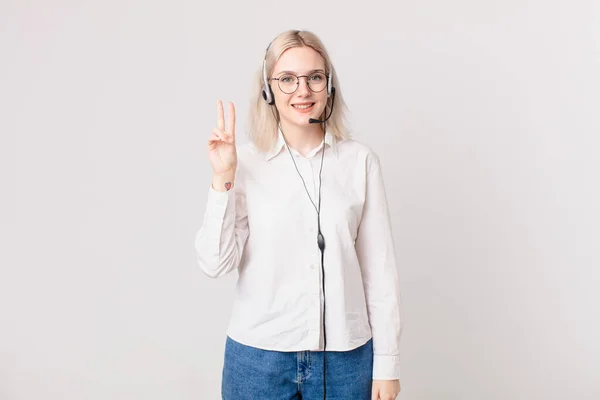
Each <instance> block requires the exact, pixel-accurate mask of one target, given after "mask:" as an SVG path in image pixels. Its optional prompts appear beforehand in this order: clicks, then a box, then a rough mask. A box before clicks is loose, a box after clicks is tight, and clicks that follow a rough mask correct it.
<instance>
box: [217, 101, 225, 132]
mask: <svg viewBox="0 0 600 400" xmlns="http://www.w3.org/2000/svg"><path fill="white" fill-rule="evenodd" d="M217 129H218V130H220V131H221V132H223V131H224V130H225V112H224V111H223V102H222V101H221V100H219V101H218V102H217Z"/></svg>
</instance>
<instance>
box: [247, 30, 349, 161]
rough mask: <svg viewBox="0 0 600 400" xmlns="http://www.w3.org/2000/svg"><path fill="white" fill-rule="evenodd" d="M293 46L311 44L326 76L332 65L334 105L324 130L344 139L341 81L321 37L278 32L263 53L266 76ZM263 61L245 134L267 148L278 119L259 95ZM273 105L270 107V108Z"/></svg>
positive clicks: (322, 116) (345, 126) (272, 140)
mask: <svg viewBox="0 0 600 400" xmlns="http://www.w3.org/2000/svg"><path fill="white" fill-rule="evenodd" d="M294 47H310V48H312V49H313V50H315V51H316V52H317V53H319V54H320V55H321V57H323V59H324V61H325V73H326V74H327V75H329V69H330V68H331V72H332V79H333V82H332V83H333V86H334V87H335V108H334V109H333V113H332V114H331V117H330V119H329V120H327V132H329V133H330V134H333V135H334V136H335V137H336V138H337V139H338V140H339V139H347V138H349V137H350V132H349V131H348V128H347V125H346V118H345V112H346V111H347V110H348V107H347V106H346V103H345V102H344V98H343V96H342V90H341V88H340V83H339V81H338V78H337V74H336V72H335V68H334V67H333V64H332V62H331V59H330V58H329V54H328V53H327V50H326V49H325V46H323V43H322V42H321V40H320V39H319V38H318V37H317V35H315V34H314V33H312V32H309V31H297V30H289V31H285V32H283V33H281V34H279V35H278V36H277V37H276V38H275V39H274V40H273V41H272V42H271V45H270V46H269V49H268V50H267V53H266V60H267V64H266V69H267V77H270V76H271V74H272V73H273V68H274V66H275V63H276V62H277V61H278V60H279V58H280V57H281V55H282V54H283V52H285V51H286V50H288V49H291V48H294ZM262 60H263V59H261V66H260V68H259V70H258V71H257V72H256V78H255V84H254V87H253V89H252V95H251V103H250V114H249V118H248V119H249V121H248V129H247V130H248V136H249V138H250V140H251V141H252V143H254V145H255V146H256V148H257V149H259V150H260V151H269V150H271V149H272V147H273V146H274V144H275V142H276V141H277V135H278V125H277V119H278V118H279V113H278V111H277V109H276V108H275V105H272V106H271V105H269V104H268V103H267V102H266V101H265V99H264V98H263V96H262V89H263V75H262ZM332 97H333V96H330V97H329V98H328V99H327V107H325V110H324V111H323V114H321V116H320V117H319V119H324V118H325V113H326V112H327V110H328V109H330V107H331V101H332ZM271 107H272V108H271Z"/></svg>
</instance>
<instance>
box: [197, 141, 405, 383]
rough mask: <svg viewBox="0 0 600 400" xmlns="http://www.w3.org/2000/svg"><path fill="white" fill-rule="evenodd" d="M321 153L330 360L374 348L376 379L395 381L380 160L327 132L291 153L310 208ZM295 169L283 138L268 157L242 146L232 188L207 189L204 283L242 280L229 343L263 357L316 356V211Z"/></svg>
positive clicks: (393, 273) (391, 265) (393, 294)
mask: <svg viewBox="0 0 600 400" xmlns="http://www.w3.org/2000/svg"><path fill="white" fill-rule="evenodd" d="M321 149H323V151H325V154H324V160H323V171H322V187H321V196H322V199H321V232H322V234H323V236H324V238H325V255H324V269H325V307H326V312H325V322H326V323H325V327H326V329H327V350H328V351H348V350H352V349H355V348H357V347H358V346H360V345H362V344H364V343H366V342H367V341H368V340H369V339H370V338H373V352H374V359H373V379H398V378H399V341H400V335H401V328H402V323H401V315H400V307H401V300H400V291H399V283H398V273H397V266H396V257H395V253H394V244H393V239H392V232H391V226H390V220H389V215H388V205H387V200H386V194H385V189H384V181H383V176H382V171H381V166H380V163H379V158H378V157H377V155H376V154H375V153H374V152H373V151H372V150H371V149H370V148H368V147H367V146H365V145H364V144H361V143H359V142H358V141H356V140H353V139H347V140H342V141H337V143H336V139H335V138H334V137H333V136H332V135H331V134H329V133H328V134H326V135H325V140H324V141H323V142H322V143H321V145H320V146H319V147H317V148H316V149H314V150H313V151H312V152H311V153H310V154H308V155H307V156H306V157H303V156H302V155H300V154H299V153H298V152H297V151H295V150H293V149H291V148H290V151H291V153H292V157H294V160H295V162H296V165H297V167H298V171H299V172H300V174H301V175H302V177H303V178H304V181H305V182H306V187H307V189H308V192H309V193H310V196H311V198H312V201H313V202H314V203H315V204H316V205H317V206H318V190H319V169H320V165H321V156H322V154H321ZM298 171H296V167H295V166H294V163H293V162H292V159H291V157H290V152H289V151H288V149H287V147H286V145H285V141H284V138H283V136H282V134H281V131H280V132H279V137H278V142H277V145H276V147H275V148H274V151H272V152H270V153H264V152H259V151H257V150H256V148H255V147H254V146H253V145H252V144H251V143H249V144H246V145H243V146H241V147H240V148H238V169H237V172H236V177H235V184H234V186H233V188H232V189H231V190H229V191H225V192H217V191H215V190H214V189H213V188H212V186H211V187H210V188H209V192H208V202H207V206H206V212H205V215H204V221H203V224H202V226H201V228H200V229H199V231H198V233H197V235H196V240H195V246H196V250H197V254H198V264H199V265H200V267H201V268H202V270H203V271H204V272H205V273H206V275H208V276H210V277H213V278H216V277H219V276H222V275H224V274H227V273H229V272H230V271H233V270H236V269H237V271H238V280H237V285H236V290H235V299H234V307H233V311H232V315H231V319H230V323H229V327H228V329H227V334H228V335H229V336H230V337H231V338H232V339H234V340H236V341H238V342H240V343H243V344H246V345H249V346H253V347H257V348H261V349H267V350H277V351H304V350H323V335H322V328H323V327H322V321H321V319H322V314H321V313H322V309H323V296H322V286H321V285H322V276H321V253H320V250H319V248H318V246H317V232H318V229H317V212H316V210H315V207H314V206H313V204H312V203H311V201H310V200H309V197H308V194H307V193H306V190H305V188H304V184H303V183H302V180H301V178H300V176H299V175H298Z"/></svg>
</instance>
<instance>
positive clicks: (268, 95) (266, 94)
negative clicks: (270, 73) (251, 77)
mask: <svg viewBox="0 0 600 400" xmlns="http://www.w3.org/2000/svg"><path fill="white" fill-rule="evenodd" d="M269 46H270V44H269ZM268 50H269V48H268V47H267V51H268ZM262 76H263V90H262V96H263V99H265V101H266V102H267V104H269V105H270V106H272V105H273V104H275V97H274V96H273V91H272V90H271V85H269V81H268V78H267V55H266V54H265V59H264V61H263V67H262Z"/></svg>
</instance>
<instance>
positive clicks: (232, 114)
mask: <svg viewBox="0 0 600 400" xmlns="http://www.w3.org/2000/svg"><path fill="white" fill-rule="evenodd" d="M228 124H229V133H230V134H231V136H233V137H235V107H234V105H233V103H232V102H231V101H230V102H229V121H228Z"/></svg>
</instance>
